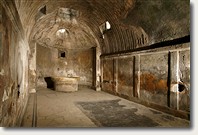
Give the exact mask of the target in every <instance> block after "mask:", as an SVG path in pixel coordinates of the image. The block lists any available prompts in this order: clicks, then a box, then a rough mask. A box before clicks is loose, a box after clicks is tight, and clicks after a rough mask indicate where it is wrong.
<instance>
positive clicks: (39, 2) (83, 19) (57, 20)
mask: <svg viewBox="0 0 198 135" xmlns="http://www.w3.org/2000/svg"><path fill="white" fill-rule="evenodd" d="M15 4H16V7H17V9H18V12H19V15H20V18H21V22H22V25H23V26H24V29H25V32H26V35H27V37H28V38H29V40H35V41H36V42H37V43H39V44H41V45H44V46H50V47H56V48H67V49H86V48H91V47H95V46H97V45H98V44H100V42H101V40H102V39H101V32H100V29H99V26H100V25H101V24H103V23H104V22H105V21H109V22H110V23H111V24H114V23H119V22H120V21H119V20H120V19H122V18H123V17H125V16H126V14H127V12H128V11H129V10H131V9H132V8H133V4H134V1H133V0H102V1H98V0H56V1H55V0H27V1H25V0H16V1H15ZM61 29H62V30H63V31H64V32H62V33H61V32H60V31H61Z"/></svg>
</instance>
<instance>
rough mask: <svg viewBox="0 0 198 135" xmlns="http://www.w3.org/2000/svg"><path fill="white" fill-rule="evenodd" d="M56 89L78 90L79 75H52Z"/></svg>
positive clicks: (64, 90) (65, 90)
mask: <svg viewBox="0 0 198 135" xmlns="http://www.w3.org/2000/svg"><path fill="white" fill-rule="evenodd" d="M52 80H53V81H54V88H55V91H63V92H73V91H77V90H78V80H79V77H62V76H56V77H52Z"/></svg>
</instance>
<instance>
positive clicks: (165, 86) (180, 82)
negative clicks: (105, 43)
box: [101, 36, 190, 119]
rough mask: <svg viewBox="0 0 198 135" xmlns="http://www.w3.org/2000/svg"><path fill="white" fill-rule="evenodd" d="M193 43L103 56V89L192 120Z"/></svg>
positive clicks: (164, 43) (160, 45) (173, 41)
mask: <svg viewBox="0 0 198 135" xmlns="http://www.w3.org/2000/svg"><path fill="white" fill-rule="evenodd" d="M183 40H184V43H182V42H183ZM189 40H190V38H189V37H188V36H187V37H184V38H182V40H180V39H176V40H172V41H169V42H161V43H157V44H154V45H151V46H148V47H142V48H139V49H136V50H133V51H131V52H130V51H126V52H121V53H114V54H113V53H112V54H104V55H102V56H101V71H102V84H101V86H102V90H103V91H106V92H109V93H112V94H114V95H118V96H121V97H124V98H126V99H129V100H132V101H136V102H138V103H141V104H144V105H146V106H149V107H153V108H155V109H158V110H160V111H164V112H167V113H170V114H174V115H175V116H178V117H182V118H186V119H190V43H189ZM177 42H178V43H177ZM185 42H186V43H185ZM173 44H174V45H173Z"/></svg>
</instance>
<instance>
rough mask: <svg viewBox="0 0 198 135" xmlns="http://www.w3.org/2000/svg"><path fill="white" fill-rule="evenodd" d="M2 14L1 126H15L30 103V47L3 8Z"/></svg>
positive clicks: (0, 6)
mask: <svg viewBox="0 0 198 135" xmlns="http://www.w3.org/2000/svg"><path fill="white" fill-rule="evenodd" d="M0 10H1V12H0V15H1V17H2V18H3V19H2V18H0V33H1V34H0V36H1V40H0V52H1V55H0V65H1V66H0V73H1V74H0V100H1V102H0V126H16V125H17V124H20V121H21V118H22V115H23V113H24V109H25V106H26V103H27V99H28V72H27V71H28V52H29V46H28V43H27V40H26V38H25V37H24V36H23V35H21V33H20V32H21V31H19V30H17V29H16V26H15V25H14V24H13V23H14V21H16V20H12V21H11V20H10V17H11V16H9V15H10V13H9V12H6V9H5V8H4V7H3V6H2V5H1V4H0ZM13 10H14V9H12V10H11V12H12V11H13ZM8 13H9V15H8ZM15 23H16V22H15Z"/></svg>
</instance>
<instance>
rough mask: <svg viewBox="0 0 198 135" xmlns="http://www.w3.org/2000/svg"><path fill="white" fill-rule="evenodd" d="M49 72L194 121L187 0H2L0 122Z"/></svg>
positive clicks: (15, 120) (18, 109) (11, 120)
mask: <svg viewBox="0 0 198 135" xmlns="http://www.w3.org/2000/svg"><path fill="white" fill-rule="evenodd" d="M106 21H108V22H109V24H110V26H111V27H110V28H109V29H107V28H105V24H106ZM103 26H104V27H103ZM101 28H103V29H101ZM60 30H64V32H60ZM164 41H166V42H164ZM60 51H64V52H65V54H64V53H63V54H62V55H63V57H64V56H65V57H64V58H63V57H60V56H61V55H60ZM52 76H67V77H71V76H74V77H76V76H78V77H79V78H80V79H79V85H83V86H84V85H85V86H89V87H93V88H94V89H96V90H97V91H100V90H101V89H100V87H102V90H103V91H107V92H110V93H112V94H115V95H118V96H122V97H124V98H127V99H129V100H133V101H136V102H138V103H142V104H144V105H147V106H151V107H155V108H157V109H159V110H160V111H165V112H168V113H171V114H173V115H177V114H178V115H179V116H181V115H182V116H181V117H182V118H187V117H188V118H187V119H189V114H190V106H191V105H190V90H191V88H190V3H189V1H186V0H123V1H122V0H102V1H95V0H77V1H74V0H64V1H63V0H56V1H54V0H0V126H16V125H20V122H21V117H22V116H23V112H24V110H25V108H26V103H27V100H28V98H29V97H28V96H29V92H32V91H35V90H37V86H38V85H43V86H45V87H46V82H45V80H44V78H45V77H52Z"/></svg>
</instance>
